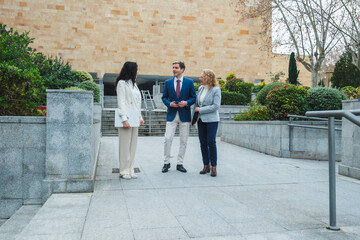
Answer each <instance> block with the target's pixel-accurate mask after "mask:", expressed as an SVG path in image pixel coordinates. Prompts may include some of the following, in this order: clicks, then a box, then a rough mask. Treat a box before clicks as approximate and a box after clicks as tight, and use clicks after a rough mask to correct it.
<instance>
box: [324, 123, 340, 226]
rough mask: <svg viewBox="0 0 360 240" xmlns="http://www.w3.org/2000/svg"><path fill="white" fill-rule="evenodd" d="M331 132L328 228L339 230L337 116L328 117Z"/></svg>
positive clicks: (329, 131)
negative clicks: (337, 216)
mask: <svg viewBox="0 0 360 240" xmlns="http://www.w3.org/2000/svg"><path fill="white" fill-rule="evenodd" d="M328 128H329V130H328V133H329V209H330V226H328V227H327V228H328V229H330V230H334V231H339V230H340V228H338V227H337V226H336V178H335V118H334V117H329V119H328Z"/></svg>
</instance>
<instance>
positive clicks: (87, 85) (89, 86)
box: [78, 81, 100, 102]
mask: <svg viewBox="0 0 360 240" xmlns="http://www.w3.org/2000/svg"><path fill="white" fill-rule="evenodd" d="M78 87H79V88H82V89H85V90H88V91H93V93H94V102H100V88H99V86H98V85H97V84H96V83H95V82H94V81H85V82H82V83H80V84H79V85H78Z"/></svg>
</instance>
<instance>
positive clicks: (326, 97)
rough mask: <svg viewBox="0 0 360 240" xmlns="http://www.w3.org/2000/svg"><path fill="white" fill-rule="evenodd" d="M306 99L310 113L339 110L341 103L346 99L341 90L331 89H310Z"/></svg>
mask: <svg viewBox="0 0 360 240" xmlns="http://www.w3.org/2000/svg"><path fill="white" fill-rule="evenodd" d="M308 92H309V95H308V97H307V99H306V104H307V110H308V111H319V110H339V109H341V107H342V106H341V101H342V100H344V99H346V96H344V95H343V94H342V93H341V92H340V90H338V89H336V88H329V87H315V88H310V89H309V91H308Z"/></svg>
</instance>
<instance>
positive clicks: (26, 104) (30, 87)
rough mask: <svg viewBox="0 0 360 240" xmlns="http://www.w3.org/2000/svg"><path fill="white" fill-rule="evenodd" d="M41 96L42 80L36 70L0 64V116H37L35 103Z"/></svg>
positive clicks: (43, 93)
mask: <svg viewBox="0 0 360 240" xmlns="http://www.w3.org/2000/svg"><path fill="white" fill-rule="evenodd" d="M43 95H45V92H44V89H43V79H42V78H41V77H40V75H39V72H38V70H37V69H36V68H27V69H20V68H18V67H16V66H13V65H9V64H8V63H0V115H7V116H27V115H38V111H37V109H36V108H37V105H38V104H37V103H38V102H39V101H40V100H41V98H42V97H43Z"/></svg>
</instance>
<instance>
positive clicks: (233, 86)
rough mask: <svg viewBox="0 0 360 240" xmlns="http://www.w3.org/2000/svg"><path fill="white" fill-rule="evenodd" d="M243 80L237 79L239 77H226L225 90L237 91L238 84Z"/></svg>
mask: <svg viewBox="0 0 360 240" xmlns="http://www.w3.org/2000/svg"><path fill="white" fill-rule="evenodd" d="M243 82H244V80H242V79H239V78H231V79H228V80H227V81H226V83H225V90H226V91H229V92H238V91H239V86H240V84H241V83H243Z"/></svg>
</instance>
